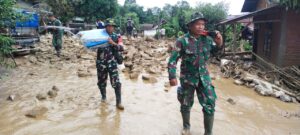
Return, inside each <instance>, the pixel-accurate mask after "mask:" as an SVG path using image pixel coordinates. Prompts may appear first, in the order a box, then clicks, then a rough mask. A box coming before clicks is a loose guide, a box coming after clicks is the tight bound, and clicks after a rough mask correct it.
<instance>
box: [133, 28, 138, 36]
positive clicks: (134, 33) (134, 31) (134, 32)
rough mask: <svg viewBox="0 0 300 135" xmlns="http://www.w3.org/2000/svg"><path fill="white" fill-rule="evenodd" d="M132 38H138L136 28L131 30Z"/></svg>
mask: <svg viewBox="0 0 300 135" xmlns="http://www.w3.org/2000/svg"><path fill="white" fill-rule="evenodd" d="M133 37H134V38H137V37H138V31H137V29H136V28H133Z"/></svg>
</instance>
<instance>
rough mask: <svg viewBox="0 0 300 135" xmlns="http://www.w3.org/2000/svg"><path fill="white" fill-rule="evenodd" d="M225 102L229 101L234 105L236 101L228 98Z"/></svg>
mask: <svg viewBox="0 0 300 135" xmlns="http://www.w3.org/2000/svg"><path fill="white" fill-rule="evenodd" d="M227 102H228V103H230V104H231V105H235V104H236V102H235V101H234V100H233V99H232V98H228V99H227Z"/></svg>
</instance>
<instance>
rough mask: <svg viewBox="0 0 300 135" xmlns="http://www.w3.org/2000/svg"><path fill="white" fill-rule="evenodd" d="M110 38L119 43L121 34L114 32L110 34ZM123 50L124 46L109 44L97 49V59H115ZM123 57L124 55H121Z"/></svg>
mask: <svg viewBox="0 0 300 135" xmlns="http://www.w3.org/2000/svg"><path fill="white" fill-rule="evenodd" d="M109 36H110V38H111V39H112V40H113V41H114V42H116V43H118V38H119V36H118V35H117V34H116V33H112V34H110V35H109ZM121 51H123V47H122V46H121V45H115V46H114V45H109V46H107V47H104V48H98V50H97V60H115V59H116V58H115V57H118V55H121V54H120V52H121ZM119 57H122V56H119Z"/></svg>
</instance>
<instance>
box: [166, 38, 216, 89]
mask: <svg viewBox="0 0 300 135" xmlns="http://www.w3.org/2000/svg"><path fill="white" fill-rule="evenodd" d="M218 49H219V48H218V47H217V46H214V45H213V41H212V39H211V38H210V37H208V36H200V37H199V38H198V39H196V38H195V37H193V36H191V35H190V34H189V33H187V34H185V35H184V36H183V37H181V38H179V39H177V41H176V45H175V48H174V49H173V50H172V52H171V57H170V59H169V63H168V72H169V79H174V78H176V65H177V61H178V59H179V58H181V59H182V62H181V68H180V70H181V73H180V82H181V84H182V83H189V84H192V85H195V86H197V85H198V83H199V81H202V84H203V86H204V88H207V89H210V88H211V86H212V85H211V78H210V76H209V72H208V70H207V67H206V61H207V60H208V59H209V57H210V54H211V53H212V52H216V51H218Z"/></svg>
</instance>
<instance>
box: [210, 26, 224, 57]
mask: <svg viewBox="0 0 300 135" xmlns="http://www.w3.org/2000/svg"><path fill="white" fill-rule="evenodd" d="M213 42H215V43H216V45H213V43H212V42H211V43H210V44H211V53H217V52H218V51H219V50H220V49H222V47H223V37H222V35H221V33H220V32H219V31H216V35H215V36H214V37H213Z"/></svg>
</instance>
